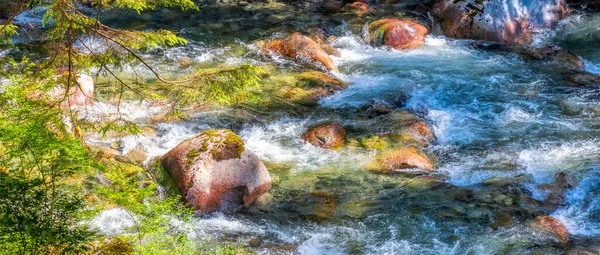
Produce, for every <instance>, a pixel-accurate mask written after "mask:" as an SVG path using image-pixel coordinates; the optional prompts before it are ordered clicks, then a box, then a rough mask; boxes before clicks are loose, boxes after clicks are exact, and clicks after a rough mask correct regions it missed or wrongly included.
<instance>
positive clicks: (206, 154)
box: [162, 129, 271, 213]
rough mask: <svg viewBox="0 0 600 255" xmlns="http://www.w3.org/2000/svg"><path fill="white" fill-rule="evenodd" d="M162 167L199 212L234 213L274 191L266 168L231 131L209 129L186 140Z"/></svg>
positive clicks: (169, 154)
mask: <svg viewBox="0 0 600 255" xmlns="http://www.w3.org/2000/svg"><path fill="white" fill-rule="evenodd" d="M162 165H163V166H164V168H165V169H166V170H167V172H168V173H169V175H171V177H172V178H173V180H174V181H175V183H176V184H177V186H178V187H179V191H180V192H181V194H182V195H183V197H184V198H185V199H186V201H187V202H188V203H189V204H190V205H191V206H192V207H193V208H194V209H195V210H197V212H199V213H209V212H213V211H216V210H220V211H224V212H233V211H235V210H236V209H237V208H238V207H239V206H240V205H250V204H252V203H253V202H254V201H256V200H257V199H258V198H259V197H260V196H262V195H263V194H264V193H265V192H267V191H268V190H269V189H270V188H271V177H270V175H269V172H268V171H267V168H266V167H265V166H264V164H263V163H262V162H261V161H260V159H259V158H258V157H257V156H256V155H255V154H254V153H252V152H251V151H249V150H247V149H246V148H245V145H244V141H243V140H242V138H240V137H239V136H238V135H236V134H235V133H233V132H232V131H231V130H226V129H225V130H207V131H204V132H202V133H200V134H198V135H196V136H195V137H192V138H190V139H187V140H185V141H183V142H182V143H180V144H179V145H177V147H175V148H174V149H172V150H171V151H169V152H168V153H167V154H165V155H164V156H163V158H162Z"/></svg>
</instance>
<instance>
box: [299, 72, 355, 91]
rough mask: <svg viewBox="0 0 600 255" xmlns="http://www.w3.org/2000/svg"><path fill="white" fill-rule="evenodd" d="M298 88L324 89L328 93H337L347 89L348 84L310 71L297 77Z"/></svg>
mask: <svg viewBox="0 0 600 255" xmlns="http://www.w3.org/2000/svg"><path fill="white" fill-rule="evenodd" d="M297 85H298V86H300V87H303V88H324V89H327V90H328V91H338V90H343V89H346V88H348V84H347V83H346V82H344V81H342V80H340V79H336V78H334V77H332V76H330V75H328V74H326V73H323V72H318V71H311V72H304V73H301V74H300V75H298V83H297Z"/></svg>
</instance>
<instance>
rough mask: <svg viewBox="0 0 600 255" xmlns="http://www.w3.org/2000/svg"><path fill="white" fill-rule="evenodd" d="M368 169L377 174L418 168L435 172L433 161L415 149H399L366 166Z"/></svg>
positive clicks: (377, 158)
mask: <svg viewBox="0 0 600 255" xmlns="http://www.w3.org/2000/svg"><path fill="white" fill-rule="evenodd" d="M366 168H367V169H368V170H371V171H375V172H392V171H394V170H398V169H411V168H418V169H422V170H429V171H431V170H433V164H432V163H431V160H429V158H428V157H427V155H425V154H424V153H421V152H419V151H418V150H417V149H416V148H414V147H407V148H397V149H393V150H391V151H389V152H386V153H384V154H382V155H378V156H376V157H375V159H374V160H373V161H371V162H369V163H368V164H367V165H366Z"/></svg>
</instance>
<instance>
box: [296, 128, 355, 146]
mask: <svg viewBox="0 0 600 255" xmlns="http://www.w3.org/2000/svg"><path fill="white" fill-rule="evenodd" d="M345 136H346V129H344V126H342V125H341V124H340V123H337V122H331V123H325V124H320V125H316V126H313V127H310V128H309V129H308V130H307V131H306V132H305V133H304V134H303V135H302V140H304V141H306V142H308V143H310V144H312V145H314V146H319V147H321V148H325V149H338V148H340V147H342V144H343V143H344V138H345Z"/></svg>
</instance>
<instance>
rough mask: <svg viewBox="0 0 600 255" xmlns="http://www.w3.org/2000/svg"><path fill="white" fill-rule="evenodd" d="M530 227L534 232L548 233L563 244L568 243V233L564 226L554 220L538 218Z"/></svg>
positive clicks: (545, 217) (548, 217)
mask: <svg viewBox="0 0 600 255" xmlns="http://www.w3.org/2000/svg"><path fill="white" fill-rule="evenodd" d="M531 226H532V227H533V229H535V230H536V231H539V232H544V233H548V234H551V235H553V236H555V237H556V238H558V239H559V240H560V241H561V242H563V243H566V242H567V241H569V237H568V235H569V231H568V230H567V228H566V227H565V225H564V224H563V223H562V222H560V221H559V220H557V219H556V218H553V217H550V216H538V217H537V218H535V220H534V221H533V222H532V223H531Z"/></svg>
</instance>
